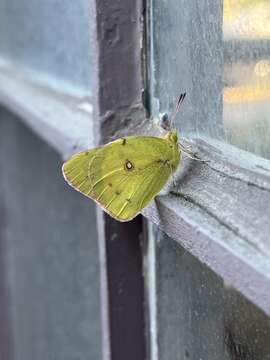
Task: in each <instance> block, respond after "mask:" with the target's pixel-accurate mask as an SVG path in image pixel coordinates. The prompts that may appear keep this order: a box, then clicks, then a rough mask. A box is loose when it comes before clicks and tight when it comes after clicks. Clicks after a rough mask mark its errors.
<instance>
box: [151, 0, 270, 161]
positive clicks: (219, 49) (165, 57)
mask: <svg viewBox="0 0 270 360" xmlns="http://www.w3.org/2000/svg"><path fill="white" fill-rule="evenodd" d="M269 18H270V3H269V1H268V0H224V1H222V0H218V1H217V0H205V1H201V0H191V1H188V0H183V1H181V2H180V3H179V1H176V0H175V1H172V2H170V3H168V2H166V1H162V0H151V5H150V9H149V32H150V35H149V88H150V99H151V101H150V103H151V112H152V115H154V116H155V117H158V116H159V114H161V113H164V112H166V113H170V112H172V110H173V108H174V107H175V103H176V99H177V97H178V96H179V93H181V92H185V91H186V92H187V99H186V101H185V104H184V105H183V107H182V109H181V112H180V114H179V115H178V117H177V124H176V125H177V128H178V129H179V131H181V132H182V134H183V135H185V136H188V137H198V136H199V137H209V136H210V137H212V138H215V139H220V140H222V141H226V142H228V143H231V144H234V145H236V146H238V147H240V148H242V149H244V150H248V151H251V152H253V153H255V154H258V155H260V156H263V157H266V158H270V142H269V137H270V118H269V107H270V27H269V23H270V21H269Z"/></svg>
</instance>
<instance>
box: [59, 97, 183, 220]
mask: <svg viewBox="0 0 270 360" xmlns="http://www.w3.org/2000/svg"><path fill="white" fill-rule="evenodd" d="M184 97H185V96H184V95H181V96H180V98H179V100H178V106H177V107H178V108H179V106H180V104H181V102H182V101H183V98H184ZM180 155H181V148H180V144H179V143H178V136H177V133H176V132H175V131H168V133H167V134H166V135H165V136H164V137H163V138H159V137H153V136H128V137H125V138H120V139H117V140H115V141H112V142H110V143H108V144H106V145H105V146H101V147H98V148H94V149H90V150H87V151H83V152H81V153H78V154H76V155H74V156H72V157H71V159H70V160H68V161H67V162H66V163H64V165H63V168H62V170H63V175H64V178H65V179H66V181H67V182H68V183H69V184H70V185H71V186H72V187H74V188H75V189H76V190H78V191H80V192H81V193H82V194H84V195H86V196H88V197H90V198H91V199H93V200H95V201H96V202H97V203H99V204H100V205H101V207H102V208H103V209H104V210H105V211H106V212H107V213H108V214H110V215H111V216H112V217H113V218H115V219H117V220H119V221H129V220H131V219H133V218H134V217H135V216H136V215H137V214H138V213H139V212H140V211H141V210H142V209H143V208H144V207H146V206H147V205H148V204H149V203H150V201H151V200H153V198H154V197H155V196H156V195H157V194H158V193H159V192H160V190H161V189H162V188H163V186H164V185H165V184H166V182H167V181H168V179H169V178H170V177H171V175H172V174H173V173H174V171H175V170H176V168H177V167H178V165H179V163H180Z"/></svg>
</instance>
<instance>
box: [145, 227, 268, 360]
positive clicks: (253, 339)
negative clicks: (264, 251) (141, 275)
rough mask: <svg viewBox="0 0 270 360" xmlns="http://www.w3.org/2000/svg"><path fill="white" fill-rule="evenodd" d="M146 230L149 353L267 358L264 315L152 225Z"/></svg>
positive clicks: (165, 359) (194, 358)
mask: <svg viewBox="0 0 270 360" xmlns="http://www.w3.org/2000/svg"><path fill="white" fill-rule="evenodd" d="M149 233H150V234H149V243H148V249H147V251H146V258H145V275H146V279H147V288H146V297H147V300H148V311H149V359H150V360H155V359H157V358H158V359H159V360H185V359H187V360H198V359H207V360H212V359H213V360H217V359H223V360H239V359H254V360H255V359H256V360H269V359H270V345H269V337H270V319H269V317H267V316H266V315H265V314H264V313H263V312H262V311H261V310H259V309H258V308H257V307H256V306H255V305H253V304H252V303H250V302H249V301H248V300H247V299H245V298H244V297H243V295H241V294H240V293H239V292H237V291H236V290H235V289H233V288H232V287H231V286H230V285H229V284H227V283H225V282H224V281H223V279H222V278H220V277H219V276H217V275H216V274H215V273H214V272H213V271H212V270H211V269H209V268H208V267H207V266H206V265H205V264H203V263H201V262H200V261H199V260H198V259H196V258H195V257H194V256H192V255H191V254H190V253H189V252H188V251H186V250H185V249H184V248H182V247H181V246H180V245H179V244H178V243H176V242H175V241H174V240H172V239H170V238H169V237H168V236H166V235H165V234H164V233H162V232H161V231H160V230H158V228H157V227H155V226H152V227H150V231H149Z"/></svg>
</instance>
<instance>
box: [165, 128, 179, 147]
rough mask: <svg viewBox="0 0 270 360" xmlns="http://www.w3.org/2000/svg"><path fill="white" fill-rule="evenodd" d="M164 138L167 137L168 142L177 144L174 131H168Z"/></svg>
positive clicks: (176, 136)
mask: <svg viewBox="0 0 270 360" xmlns="http://www.w3.org/2000/svg"><path fill="white" fill-rule="evenodd" d="M165 139H167V140H168V141H169V142H171V143H173V144H177V143H178V135H177V132H176V131H169V132H168V133H167V134H166V136H165Z"/></svg>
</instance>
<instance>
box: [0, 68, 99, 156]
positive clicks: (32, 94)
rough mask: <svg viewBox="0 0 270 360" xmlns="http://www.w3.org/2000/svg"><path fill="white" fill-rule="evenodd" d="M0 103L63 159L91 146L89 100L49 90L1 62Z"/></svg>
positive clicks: (91, 117)
mask: <svg viewBox="0 0 270 360" xmlns="http://www.w3.org/2000/svg"><path fill="white" fill-rule="evenodd" d="M0 104H1V105H3V106H4V107H6V108H8V109H9V110H10V111H12V112H13V113H15V114H16V115H18V116H19V118H20V119H21V120H23V121H24V122H25V123H26V125H27V126H29V127H30V128H32V130H34V131H35V132H36V133H37V134H38V135H39V136H40V137H41V138H43V139H44V140H45V141H46V142H48V143H49V144H50V145H51V146H52V147H53V148H55V149H56V150H57V151H58V152H59V153H60V154H61V155H62V156H63V157H64V158H67V157H68V156H70V155H71V154H72V153H74V152H78V151H81V150H84V149H86V148H89V147H92V146H94V136H93V134H94V133H93V131H92V128H93V114H92V105H91V103H90V102H89V99H85V98H76V97H74V96H70V95H69V94H68V93H60V92H57V91H55V90H52V89H51V88H48V87H46V86H44V85H41V84H40V83H38V82H35V81H33V80H32V79H31V80H29V78H28V77H26V74H25V73H23V72H22V71H20V70H18V69H17V68H16V69H15V68H14V67H10V66H6V65H5V66H0Z"/></svg>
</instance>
